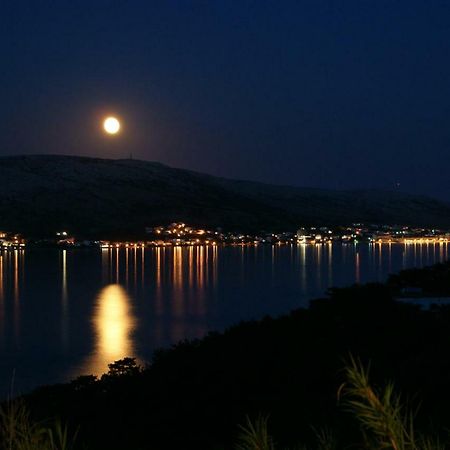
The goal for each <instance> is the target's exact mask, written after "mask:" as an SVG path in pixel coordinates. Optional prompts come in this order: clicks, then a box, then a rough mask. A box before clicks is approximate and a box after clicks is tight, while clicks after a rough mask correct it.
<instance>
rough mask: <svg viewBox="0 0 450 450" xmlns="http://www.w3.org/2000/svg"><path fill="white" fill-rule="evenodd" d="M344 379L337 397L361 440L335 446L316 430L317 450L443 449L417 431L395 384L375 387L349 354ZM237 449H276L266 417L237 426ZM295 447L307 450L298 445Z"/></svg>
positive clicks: (323, 432) (327, 433) (330, 436)
mask: <svg viewBox="0 0 450 450" xmlns="http://www.w3.org/2000/svg"><path fill="white" fill-rule="evenodd" d="M345 378H346V382H345V383H344V384H343V385H342V386H341V387H340V388H339V390H338V398H339V399H340V400H342V403H343V405H344V408H345V409H346V410H347V411H349V412H350V413H351V414H352V415H353V416H354V418H355V420H356V422H357V424H359V428H360V430H361V434H362V436H363V438H362V441H363V442H362V443H359V444H349V443H347V444H346V445H344V446H342V447H338V445H337V441H336V439H335V438H334V436H333V434H332V432H330V431H328V430H321V431H315V434H316V445H315V446H314V448H315V449H317V450H337V449H338V448H356V449H367V450H385V449H386V450H445V449H446V448H448V447H446V446H445V445H444V444H441V443H440V442H439V440H438V439H435V438H431V437H426V436H422V435H419V434H418V433H417V432H416V430H415V426H414V413H413V412H412V410H411V409H410V408H409V407H408V405H407V403H405V402H404V401H403V400H402V398H401V396H400V395H399V394H397V393H396V392H395V389H394V385H393V384H392V383H388V384H387V385H386V386H385V387H384V388H381V389H375V388H374V387H372V385H371V384H370V382H369V369H368V368H367V369H366V368H365V367H364V366H363V365H362V364H361V362H359V361H357V360H355V359H354V358H353V357H350V361H349V363H348V365H347V366H346V368H345ZM236 449H237V450H275V445H274V441H273V439H272V437H271V436H270V433H269V431H268V419H267V417H258V418H257V419H256V420H255V421H251V420H250V419H249V418H247V421H246V424H245V425H243V426H241V427H240V435H239V441H238V445H237V447H236ZM297 449H303V450H306V447H304V446H299V447H297Z"/></svg>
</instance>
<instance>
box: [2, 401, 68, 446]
mask: <svg viewBox="0 0 450 450" xmlns="http://www.w3.org/2000/svg"><path fill="white" fill-rule="evenodd" d="M75 438H76V434H75V435H74V436H69V432H68V429H67V426H63V425H62V424H61V423H60V422H58V421H56V422H54V423H53V424H51V425H50V426H46V425H44V424H42V423H38V422H35V421H33V420H32V419H31V417H30V412H29V410H28V409H27V407H26V406H25V404H24V403H23V401H21V400H20V399H16V400H9V401H7V402H6V403H5V404H4V405H2V406H1V407H0V449H1V450H71V449H73V445H74V442H75Z"/></svg>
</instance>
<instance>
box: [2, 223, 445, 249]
mask: <svg viewBox="0 0 450 450" xmlns="http://www.w3.org/2000/svg"><path fill="white" fill-rule="evenodd" d="M143 236H144V237H143V238H141V239H137V240H90V239H84V238H79V237H77V236H76V235H75V234H72V233H70V231H57V232H55V235H54V237H53V238H46V239H28V238H27V237H25V236H23V235H21V234H19V233H15V232H0V249H1V250H18V249H24V248H25V247H28V246H31V247H36V246H38V247H39V246H45V247H61V248H83V247H97V248H121V247H124V248H126V247H162V246H197V245H212V246H214V245H232V246H252V245H253V246H254V245H287V244H290V245H293V244H296V245H297V244H304V245H308V244H309V245H320V244H333V243H342V244H348V243H356V244H357V243H378V244H389V243H401V244H414V243H416V244H418V243H419V244H420V243H439V242H448V241H449V240H450V230H442V229H428V228H419V227H409V226H398V225H377V224H362V223H354V224H351V225H350V226H336V227H331V226H329V227H328V226H320V227H300V228H299V229H297V230H295V231H283V232H266V231H261V232H259V233H241V232H232V231H224V230H222V229H221V228H216V229H208V228H206V227H203V228H200V227H195V226H190V225H188V224H186V223H183V222H174V223H171V224H169V225H160V226H156V227H147V228H145V233H143Z"/></svg>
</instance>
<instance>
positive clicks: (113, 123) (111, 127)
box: [103, 117, 120, 134]
mask: <svg viewBox="0 0 450 450" xmlns="http://www.w3.org/2000/svg"><path fill="white" fill-rule="evenodd" d="M103 128H104V129H105V131H106V132H107V133H108V134H116V133H118V132H119V130H120V122H119V121H118V120H117V119H116V118H115V117H107V118H106V119H105V120H104V122H103Z"/></svg>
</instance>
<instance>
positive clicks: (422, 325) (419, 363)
mask: <svg viewBox="0 0 450 450" xmlns="http://www.w3.org/2000/svg"><path fill="white" fill-rule="evenodd" d="M405 286H421V287H422V288H423V289H424V291H425V294H430V295H436V294H437V295H447V294H448V293H450V263H447V264H443V265H438V266H435V267H433V268H428V269H423V270H413V271H406V272H402V273H400V274H399V275H396V276H392V277H391V278H390V280H389V281H388V283H386V284H385V285H375V284H370V285H365V286H354V287H350V288H346V289H336V290H332V291H330V293H329V296H328V297H327V298H324V299H319V300H315V301H313V302H312V303H311V306H310V308H309V309H299V310H296V311H293V312H292V313H290V314H289V315H286V316H284V317H280V318H277V319H272V318H266V319H263V320H261V321H255V322H248V323H242V324H239V325H237V326H235V327H233V328H231V329H229V330H227V331H226V332H224V333H222V334H219V333H211V334H209V335H208V336H207V337H205V338H204V339H201V340H199V341H192V342H182V343H179V344H178V345H176V346H175V347H174V348H172V349H170V350H162V351H159V352H157V353H156V354H155V356H154V359H153V361H152V363H151V365H149V366H148V367H147V368H144V369H138V368H136V367H135V366H133V364H132V361H126V360H125V361H123V362H122V363H117V364H115V365H112V366H111V370H110V373H109V375H106V376H103V377H102V378H101V379H100V380H95V378H94V377H81V378H79V379H78V380H76V381H74V382H72V383H70V384H66V385H57V386H50V387H44V388H40V389H38V390H36V391H35V392H34V393H32V394H30V395H28V396H27V397H26V403H27V404H28V405H29V407H30V408H31V410H32V411H33V415H34V416H35V417H36V418H41V419H42V418H52V417H59V418H61V419H62V420H63V421H65V422H68V423H69V426H70V427H71V429H72V430H74V429H76V428H79V433H78V437H77V443H78V445H77V448H78V447H79V448H89V449H130V450H131V449H197V450H201V449H210V450H211V449H225V448H227V449H230V448H233V446H234V443H235V441H236V435H237V432H238V427H237V426H238V424H240V423H244V422H245V417H246V415H249V416H250V417H256V416H258V414H269V415H270V419H269V428H270V432H271V433H272V434H273V436H274V439H275V440H276V442H277V443H279V445H280V447H279V448H294V447H295V445H296V444H298V443H299V442H302V443H305V444H308V443H309V442H313V441H314V439H315V438H314V431H313V428H312V427H315V429H319V428H323V427H324V426H325V427H328V428H329V429H332V430H333V433H334V435H335V436H336V439H337V442H338V443H341V444H340V445H339V448H347V444H348V443H355V442H360V441H361V436H360V434H359V431H358V429H359V428H358V427H357V426H355V423H354V418H352V417H351V415H350V414H348V413H346V412H345V410H343V408H342V405H341V404H339V402H338V401H337V391H338V388H339V386H340V385H341V383H342V381H343V379H344V373H343V370H342V369H343V367H344V366H345V364H346V362H347V361H348V357H349V354H350V353H351V354H352V355H354V356H355V357H358V358H360V359H361V361H362V363H363V364H364V365H366V364H368V363H369V362H370V364H371V372H370V373H371V380H372V381H373V383H374V384H378V385H380V384H383V383H385V382H386V381H387V380H392V381H394V382H395V386H396V388H397V390H398V391H399V392H401V393H402V394H404V396H405V397H404V398H409V399H410V400H411V402H412V404H413V405H415V406H417V405H419V404H420V409H419V412H418V414H417V417H416V426H417V428H418V429H419V430H420V431H422V432H424V433H428V434H431V435H433V436H435V437H436V436H438V435H441V436H442V439H443V440H446V438H447V435H446V432H445V429H446V428H448V427H450V408H449V404H450V308H448V307H441V308H439V309H437V308H436V309H433V308H432V309H431V310H430V311H422V310H419V309H418V307H416V306H412V305H408V304H402V303H399V302H396V301H395V300H394V297H395V296H396V295H398V293H399V292H400V289H401V288H402V287H405ZM84 445H86V447H84ZM356 448H361V447H356ZM389 448H390V447H389Z"/></svg>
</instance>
